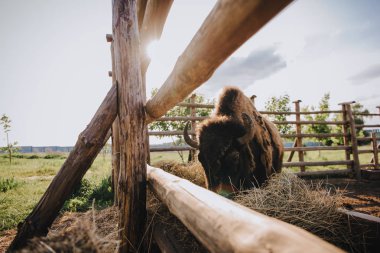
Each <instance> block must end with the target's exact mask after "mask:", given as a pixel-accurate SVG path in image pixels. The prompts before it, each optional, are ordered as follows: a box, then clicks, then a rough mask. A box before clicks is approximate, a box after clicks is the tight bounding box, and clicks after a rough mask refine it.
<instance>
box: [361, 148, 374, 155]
mask: <svg viewBox="0 0 380 253" xmlns="http://www.w3.org/2000/svg"><path fill="white" fill-rule="evenodd" d="M368 153H373V150H372V149H360V150H358V154H368Z"/></svg>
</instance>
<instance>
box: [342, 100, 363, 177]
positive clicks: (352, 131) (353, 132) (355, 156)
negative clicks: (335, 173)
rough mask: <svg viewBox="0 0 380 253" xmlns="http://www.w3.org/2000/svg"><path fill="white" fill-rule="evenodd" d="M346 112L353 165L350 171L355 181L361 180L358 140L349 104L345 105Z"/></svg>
mask: <svg viewBox="0 0 380 253" xmlns="http://www.w3.org/2000/svg"><path fill="white" fill-rule="evenodd" d="M344 105H345V106H346V111H347V119H348V121H349V124H350V135H351V145H352V157H353V160H354V163H353V164H352V171H353V172H354V173H355V176H356V179H358V180H360V179H361V171H360V161H359V152H358V140H357V138H356V127H355V119H354V116H353V114H352V110H351V103H345V104H344Z"/></svg>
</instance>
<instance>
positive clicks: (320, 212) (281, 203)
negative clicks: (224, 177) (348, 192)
mask: <svg viewBox="0 0 380 253" xmlns="http://www.w3.org/2000/svg"><path fill="white" fill-rule="evenodd" d="M234 201H236V202H237V203H239V204H241V205H244V206H246V207H248V208H251V209H252V210H255V211H257V212H260V213H263V214H265V215H268V216H270V217H274V218H277V219H279V220H282V221H285V222H287V223H290V224H293V225H296V226H298V227H301V228H303V229H305V230H307V231H309V232H310V233H313V234H315V235H317V236H319V237H321V238H322V239H324V240H326V241H328V242H330V243H332V244H334V245H337V246H339V247H342V248H344V249H346V250H349V251H358V249H360V248H361V245H362V244H363V243H364V242H363V240H362V239H361V238H357V237H356V236H355V235H353V234H351V233H350V231H349V226H348V224H347V216H346V215H345V214H343V213H342V212H340V211H339V208H343V196H342V193H341V192H339V191H335V188H333V187H327V186H326V184H325V183H323V181H316V182H314V183H312V184H310V182H309V183H306V181H305V180H303V179H300V178H298V177H296V176H295V175H293V174H290V173H281V174H278V175H274V176H273V177H272V178H271V179H270V180H269V181H268V184H267V185H266V186H265V187H263V188H260V189H258V188H256V189H251V190H249V191H244V192H239V193H237V195H236V196H235V197H234Z"/></svg>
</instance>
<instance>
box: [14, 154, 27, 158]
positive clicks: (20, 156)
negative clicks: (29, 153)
mask: <svg viewBox="0 0 380 253" xmlns="http://www.w3.org/2000/svg"><path fill="white" fill-rule="evenodd" d="M12 157H13V158H19V159H22V158H25V155H23V154H12Z"/></svg>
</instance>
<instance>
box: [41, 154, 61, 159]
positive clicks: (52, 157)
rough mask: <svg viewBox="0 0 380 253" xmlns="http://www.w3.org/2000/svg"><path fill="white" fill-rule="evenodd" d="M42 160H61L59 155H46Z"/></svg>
mask: <svg viewBox="0 0 380 253" xmlns="http://www.w3.org/2000/svg"><path fill="white" fill-rule="evenodd" d="M44 159H62V156H61V155H60V154H48V155H45V156H44Z"/></svg>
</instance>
